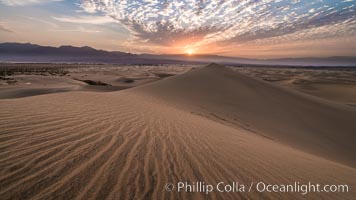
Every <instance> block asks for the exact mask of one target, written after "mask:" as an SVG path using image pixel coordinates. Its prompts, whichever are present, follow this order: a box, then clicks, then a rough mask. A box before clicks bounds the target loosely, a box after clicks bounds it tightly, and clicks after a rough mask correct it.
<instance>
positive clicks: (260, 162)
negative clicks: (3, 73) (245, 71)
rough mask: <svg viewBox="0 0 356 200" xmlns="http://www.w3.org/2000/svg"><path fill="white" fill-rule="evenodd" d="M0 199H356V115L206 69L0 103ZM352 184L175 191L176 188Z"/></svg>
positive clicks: (231, 73) (236, 75) (212, 67)
mask: <svg viewBox="0 0 356 200" xmlns="http://www.w3.org/2000/svg"><path fill="white" fill-rule="evenodd" d="M0 106H1V109H0V196H1V199H30V198H31V199H50V198H51V199H207V198H209V199H301V198H304V197H305V198H308V199H354V197H355V195H356V192H355V190H354V186H355V185H356V181H355V180H356V170H355V168H354V167H355V164H356V158H355V156H354V152H355V150H356V149H355V146H354V145H353V144H354V141H355V133H354V131H355V130H356V123H355V122H356V121H355V119H356V110H355V109H354V108H352V107H347V106H343V105H341V104H334V103H331V102H327V101H323V100H320V99H317V98H312V97H310V96H306V95H302V94H299V93H297V92H291V91H288V90H286V89H283V88H280V87H277V86H274V85H271V84H269V83H266V82H262V81H259V80H257V79H253V78H250V77H247V76H245V75H241V74H239V73H237V72H234V71H232V70H230V69H227V68H225V67H221V66H218V65H214V64H213V65H209V66H207V67H205V68H201V69H196V70H192V71H189V72H187V73H185V74H182V75H177V76H173V77H169V78H166V79H165V80H161V81H157V82H154V83H149V84H146V85H143V86H138V87H136V88H133V89H127V90H123V91H118V92H112V93H92V92H67V93H58V94H47V95H41V96H33V97H27V98H20V99H9V100H0ZM179 181H191V182H194V181H204V182H206V183H211V184H216V183H218V182H221V181H224V182H228V183H231V182H233V181H239V182H241V183H245V184H249V183H251V182H255V183H256V182H259V181H264V182H268V183H271V184H281V183H285V184H292V183H293V182H295V181H298V182H302V183H308V182H309V181H311V182H313V183H319V184H347V185H350V186H351V188H352V189H351V191H349V192H348V193H310V194H308V195H307V196H303V195H301V194H300V193H268V192H265V193H259V192H257V191H252V192H244V193H239V192H236V193H219V192H213V193H211V194H209V195H206V194H204V193H184V192H182V193H178V192H177V191H173V192H167V191H165V185H166V184H167V183H174V184H175V183H177V182H179Z"/></svg>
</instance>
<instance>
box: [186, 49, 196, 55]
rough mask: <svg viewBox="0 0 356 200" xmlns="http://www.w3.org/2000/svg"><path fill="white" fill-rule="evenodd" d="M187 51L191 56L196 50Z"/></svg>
mask: <svg viewBox="0 0 356 200" xmlns="http://www.w3.org/2000/svg"><path fill="white" fill-rule="evenodd" d="M186 53H187V54H188V55H190V56H191V55H193V54H194V50H193V49H188V50H187V51H186Z"/></svg>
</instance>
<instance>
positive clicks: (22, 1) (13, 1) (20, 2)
mask: <svg viewBox="0 0 356 200" xmlns="http://www.w3.org/2000/svg"><path fill="white" fill-rule="evenodd" d="M54 1H63V0H0V2H1V3H3V4H5V5H8V6H24V5H31V4H39V3H48V2H54Z"/></svg>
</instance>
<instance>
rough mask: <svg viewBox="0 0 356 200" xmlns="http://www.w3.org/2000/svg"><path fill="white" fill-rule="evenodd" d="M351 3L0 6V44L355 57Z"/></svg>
mask: <svg viewBox="0 0 356 200" xmlns="http://www.w3.org/2000/svg"><path fill="white" fill-rule="evenodd" d="M355 4H356V3H355V0H73V1H69V0H0V42H22V43H27V42H30V43H34V44H40V45H49V46H61V45H73V46H91V47H94V48H97V49H105V50H111V51H125V52H131V53H155V54H184V53H190V54H215V55H225V56H235V57H247V58H285V57H329V56H356V11H355Z"/></svg>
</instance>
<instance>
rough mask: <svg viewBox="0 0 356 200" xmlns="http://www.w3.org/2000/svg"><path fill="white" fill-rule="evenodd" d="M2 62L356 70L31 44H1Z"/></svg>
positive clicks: (323, 62) (355, 60) (320, 62)
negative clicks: (305, 67) (210, 64)
mask: <svg viewBox="0 0 356 200" xmlns="http://www.w3.org/2000/svg"><path fill="white" fill-rule="evenodd" d="M0 61H1V62H68V63H121V64H174V63H176V64H182V63H186V64H205V63H211V62H215V63H220V64H225V65H226V64H229V65H292V66H356V57H328V58H282V59H247V58H237V57H226V56H218V55H192V56H188V55H185V54H172V55H168V54H161V55H155V54H131V53H126V52H120V51H105V50H97V49H94V48H92V47H88V46H84V47H74V46H60V47H50V46H40V45H36V44H31V43H0Z"/></svg>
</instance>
